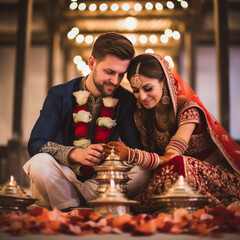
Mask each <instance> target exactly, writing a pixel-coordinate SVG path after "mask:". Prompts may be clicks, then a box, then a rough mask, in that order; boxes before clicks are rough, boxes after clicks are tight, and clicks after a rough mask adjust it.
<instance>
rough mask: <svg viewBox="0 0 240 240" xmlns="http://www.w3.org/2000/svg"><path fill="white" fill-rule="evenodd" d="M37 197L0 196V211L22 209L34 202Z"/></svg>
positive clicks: (24, 209)
mask: <svg viewBox="0 0 240 240" xmlns="http://www.w3.org/2000/svg"><path fill="white" fill-rule="evenodd" d="M36 201H37V199H34V198H30V197H29V198H22V197H12V196H3V195H2V196H0V211H11V210H22V211H26V210H27V207H28V206H30V205H31V204H33V203H35V202H36Z"/></svg>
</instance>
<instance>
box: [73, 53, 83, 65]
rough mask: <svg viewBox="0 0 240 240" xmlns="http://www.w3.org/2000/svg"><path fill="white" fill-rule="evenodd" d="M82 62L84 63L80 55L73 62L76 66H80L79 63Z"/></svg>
mask: <svg viewBox="0 0 240 240" xmlns="http://www.w3.org/2000/svg"><path fill="white" fill-rule="evenodd" d="M81 61H82V57H81V56H79V55H76V56H75V57H74V58H73V62H74V63H75V64H78V63H80V62H81Z"/></svg>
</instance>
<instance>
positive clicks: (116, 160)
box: [94, 149, 130, 194]
mask: <svg viewBox="0 0 240 240" xmlns="http://www.w3.org/2000/svg"><path fill="white" fill-rule="evenodd" d="M94 170H95V171H96V172H97V176H96V180H97V181H98V183H99V187H98V192H99V193H100V194H101V193H104V192H105V191H106V189H107V188H108V187H109V183H110V179H113V180H114V182H115V185H116V188H117V189H119V190H120V191H121V192H122V193H126V192H127V185H126V183H127V182H128V181H129V177H128V175H127V172H128V171H129V170H130V167H128V166H126V165H124V164H123V162H122V161H121V160H120V157H119V156H118V155H116V154H115V153H114V149H112V150H111V153H110V154H109V156H108V157H107V158H106V159H105V160H104V162H103V164H101V165H98V166H95V167H94Z"/></svg>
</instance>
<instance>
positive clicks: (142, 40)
mask: <svg viewBox="0 0 240 240" xmlns="http://www.w3.org/2000/svg"><path fill="white" fill-rule="evenodd" d="M147 40H148V39H147V36H146V35H140V37H139V42H140V43H143V44H144V43H146V42H147Z"/></svg>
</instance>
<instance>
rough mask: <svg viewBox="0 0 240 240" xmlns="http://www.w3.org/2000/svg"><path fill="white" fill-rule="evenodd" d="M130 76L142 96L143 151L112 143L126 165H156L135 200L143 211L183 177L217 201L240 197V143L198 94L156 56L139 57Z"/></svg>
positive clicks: (149, 209) (139, 117)
mask: <svg viewBox="0 0 240 240" xmlns="http://www.w3.org/2000/svg"><path fill="white" fill-rule="evenodd" d="M127 77H128V79H129V81H130V84H131V87H132V89H133V93H134V95H135V97H136V99H137V100H138V108H137V109H136V111H135V113H134V118H135V123H136V125H137V128H138V131H139V132H140V135H141V142H142V145H143V147H144V150H145V151H141V150H139V149H130V148H127V147H126V146H125V145H124V144H123V143H121V142H110V143H109V145H107V146H106V154H108V153H109V150H110V149H111V148H112V147H113V146H114V149H115V152H116V153H117V154H119V155H120V156H121V160H126V161H127V163H128V164H131V165H134V164H137V165H140V166H142V167H145V168H150V169H154V176H153V178H152V179H151V181H150V182H149V184H148V186H147V187H146V188H145V190H144V191H143V192H142V193H140V194H139V195H138V196H137V197H136V198H135V200H138V201H140V207H139V210H141V209H144V210H145V211H146V212H152V211H154V210H157V208H158V206H157V203H156V202H155V201H154V199H153V198H152V197H153V196H154V195H159V194H161V193H162V192H163V191H165V190H166V189H167V188H169V187H170V186H171V185H172V184H173V183H174V182H175V181H176V180H177V179H178V177H179V175H183V176H184V177H185V180H186V181H187V182H188V184H189V185H190V186H192V187H194V188H195V189H196V190H198V191H199V192H200V193H202V194H204V195H208V196H209V197H210V198H211V200H212V202H213V203H214V204H216V205H228V204H229V203H231V202H234V201H238V200H240V190H239V189H240V147H239V145H238V144H237V143H236V142H234V140H233V139H232V138H231V137H230V136H229V134H228V133H227V132H226V131H225V130H224V129H223V128H222V126H221V125H220V124H219V122H218V121H217V120H215V119H214V117H213V116H212V115H211V114H210V113H209V112H208V111H207V110H206V109H205V107H204V106H203V104H202V103H201V101H200V100H199V98H198V96H197V95H196V93H195V92H194V91H193V90H192V89H191V88H190V87H189V86H188V85H187V84H186V83H185V82H184V81H183V80H182V79H181V77H180V76H179V75H178V74H177V73H176V72H175V71H174V70H173V69H171V68H170V67H169V64H168V63H167V61H166V60H164V59H163V58H162V57H160V56H159V55H157V54H142V55H139V56H137V57H135V58H134V59H133V60H132V61H131V63H130V65H129V68H128V76H127Z"/></svg>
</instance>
